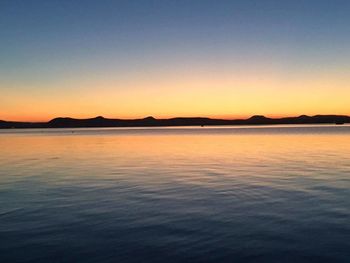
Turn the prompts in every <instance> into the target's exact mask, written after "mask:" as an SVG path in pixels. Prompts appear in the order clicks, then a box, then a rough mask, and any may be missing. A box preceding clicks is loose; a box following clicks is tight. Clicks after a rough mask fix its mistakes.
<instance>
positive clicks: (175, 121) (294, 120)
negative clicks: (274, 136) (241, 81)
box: [0, 115, 350, 129]
mask: <svg viewBox="0 0 350 263" xmlns="http://www.w3.org/2000/svg"><path fill="white" fill-rule="evenodd" d="M326 123H335V124H343V123H350V117H349V116H345V115H315V116H307V115H301V116H299V117H286V118H267V117H265V116H261V115H255V116H252V117H250V118H248V119H245V120H244V119H238V120H224V119H211V118H203V117H193V118H184V117H178V118H170V119H156V118H154V117H151V116H150V117H146V118H143V119H129V120H128V119H107V118H104V117H102V116H98V117H95V118H89V119H74V118H68V117H65V118H55V119H52V120H51V121H49V122H13V121H3V120H0V128H2V129H9V128H79V127H152V126H205V125H272V124H326Z"/></svg>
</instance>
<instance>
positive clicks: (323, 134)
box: [0, 126, 350, 262]
mask: <svg viewBox="0 0 350 263" xmlns="http://www.w3.org/2000/svg"><path fill="white" fill-rule="evenodd" d="M349 142H350V126H341V127H340V126H310V127H305V126H303V127H300V126H289V127H283V126H282V127H272V128H271V127H260V128H251V127H244V128H232V127H224V128H218V127H215V128H159V129H158V128H148V129H73V130H72V129H61V130H59V129H58V130H15V131H13V130H7V131H1V132H0V237H1V242H0V262H348V260H349V258H350V224H349V222H350V143H349Z"/></svg>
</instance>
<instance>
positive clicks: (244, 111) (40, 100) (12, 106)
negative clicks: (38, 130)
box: [0, 68, 350, 121]
mask: <svg viewBox="0 0 350 263" xmlns="http://www.w3.org/2000/svg"><path fill="white" fill-rule="evenodd" d="M185 71H186V70H183V71H180V72H179V70H178V71H176V72H161V74H157V73H152V72H151V73H149V74H134V75H130V76H126V77H124V78H116V77H107V78H106V77H105V76H104V75H103V74H102V75H99V74H95V77H85V78H73V79H69V80H64V81H63V80H59V81H56V82H52V83H48V82H43V83H40V84H33V83H28V85H27V86H25V85H23V84H18V85H17V86H13V84H12V85H11V86H6V83H0V85H2V87H5V90H4V92H3V94H2V98H1V101H0V102H1V105H2V111H1V112H0V119H2V120H14V121H48V120H50V119H52V118H55V117H73V118H91V117H95V116H99V115H102V116H104V117H106V118H122V119H129V118H130V119H133V118H143V117H147V116H154V117H155V118H170V117H212V118H225V119H236V118H247V117H250V116H252V115H265V116H268V117H285V116H298V115H301V114H307V115H316V114H341V115H349V114H350V110H349V106H348V98H349V97H350V90H349V89H347V88H346V87H347V86H346V85H347V83H348V82H349V81H350V77H345V76H344V75H343V76H341V75H339V73H334V72H333V74H332V73H329V74H328V75H326V76H325V75H322V74H308V75H307V76H305V75H299V76H293V78H292V77H291V76H288V75H286V74H282V73H281V72H279V71H276V70H275V71H274V70H272V69H268V68H267V69H263V68H258V69H256V70H255V71H246V72H243V71H241V72H238V73H236V72H235V71H227V72H215V71H208V70H202V71H201V70H197V71H192V72H190V73H188V72H185ZM6 87H8V88H7V89H6ZM26 89H28V91H26ZM29 90H30V91H29Z"/></svg>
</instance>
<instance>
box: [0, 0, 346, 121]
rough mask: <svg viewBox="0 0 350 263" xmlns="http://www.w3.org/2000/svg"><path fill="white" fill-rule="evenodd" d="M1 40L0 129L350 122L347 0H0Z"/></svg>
mask: <svg viewBox="0 0 350 263" xmlns="http://www.w3.org/2000/svg"><path fill="white" fill-rule="evenodd" d="M0 39H1V41H0V91H1V93H2V96H1V97H0V103H1V105H2V106H1V109H0V119H9V118H16V119H23V120H24V119H25V120H27V119H33V120H39V119H40V120H44V119H47V118H51V117H55V116H57V115H60V116H63V115H71V116H75V117H86V116H91V115H106V116H113V117H137V116H143V115H155V116H175V115H192V116H193V115H198V116H199V115H201V116H204V115H213V116H228V117H234V116H243V115H244V116H245V115H249V114H257V113H262V114H270V115H280V114H282V115H288V114H289V115H290V114H302V113H306V114H313V113H326V112H327V113H341V114H346V113H349V114H350V111H349V108H348V106H347V105H346V102H347V101H346V99H345V98H346V96H349V95H350V91H349V89H350V88H349V84H348V83H349V80H350V79H349V77H348V76H349V75H350V74H349V73H350V72H349V69H350V62H349V61H350V55H349V54H350V1H341V0H333V1H332V0H328V1H324V0H318V1H313V0H309V1H306V0H304V1H303V0H300V1H298V0H294V1H281V0H280V1H268V0H266V1H249V0H242V1H206V0H201V1H190V0H187V1H175V0H174V1H166V0H163V1H130V0H129V1H116V0H114V1H109V0H101V1H89V0H84V1H83V0H81V1H79V0H76V1H63V0H59V1H53V0H51V1H48V0H46V1H35V0H32V1H25V0H23V1H16V0H1V1H0ZM329 100H332V101H331V102H329Z"/></svg>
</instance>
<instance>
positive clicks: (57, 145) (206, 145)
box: [0, 133, 350, 166]
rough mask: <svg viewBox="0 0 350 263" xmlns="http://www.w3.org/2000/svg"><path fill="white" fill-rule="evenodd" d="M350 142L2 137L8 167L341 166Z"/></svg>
mask: <svg viewBox="0 0 350 263" xmlns="http://www.w3.org/2000/svg"><path fill="white" fill-rule="evenodd" d="M349 139H350V135H349V134H332V135H329V134H317V135H315V134H248V135H245V134H200V135H198V134H197V135H196V134H190V135H189V134H181V133H177V134H170V135H162V134H155V135H154V134H146V135H144V134H142V135H137V134H136V135H127V134H124V135H114V134H107V135H105V134H104V135H84V136H80V135H79V134H72V135H57V134H52V135H45V136H40V135H30V134H29V135H25V136H6V135H2V136H1V137H0V149H1V151H0V157H1V160H2V161H1V162H2V164H4V162H6V161H10V162H16V161H18V162H21V161H22V160H27V159H31V158H35V159H37V160H41V161H48V160H50V159H52V158H57V159H64V160H65V161H66V162H70V163H72V162H74V161H89V162H102V163H103V162H106V161H109V162H111V161H114V162H115V164H121V163H124V164H125V163H129V164H130V165H131V164H132V163H135V162H145V161H150V162H154V163H155V164H158V165H172V164H176V163H178V164H179V163H180V162H183V164H186V163H191V162H196V163H203V165H205V163H206V162H210V163H212V164H213V163H216V164H221V163H224V164H225V165H238V164H240V163H246V162H247V161H249V160H250V161H252V162H254V163H259V162H260V163H261V164H270V165H272V164H273V163H276V162H281V161H283V160H286V159H289V160H294V161H298V160H299V161H302V162H303V163H304V164H307V163H314V162H317V161H318V160H317V158H319V157H320V156H322V158H320V160H319V161H321V162H323V163H327V156H330V157H332V158H331V159H332V165H333V166H334V165H337V163H334V162H335V161H336V162H339V164H341V163H342V160H344V159H349V158H350V145H349V143H348V142H349ZM335 157H337V158H335Z"/></svg>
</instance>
